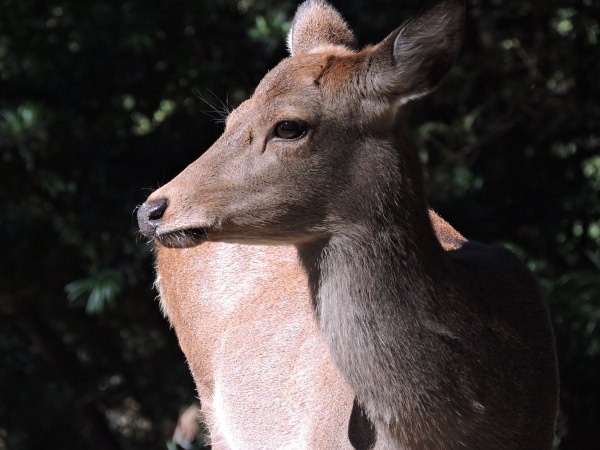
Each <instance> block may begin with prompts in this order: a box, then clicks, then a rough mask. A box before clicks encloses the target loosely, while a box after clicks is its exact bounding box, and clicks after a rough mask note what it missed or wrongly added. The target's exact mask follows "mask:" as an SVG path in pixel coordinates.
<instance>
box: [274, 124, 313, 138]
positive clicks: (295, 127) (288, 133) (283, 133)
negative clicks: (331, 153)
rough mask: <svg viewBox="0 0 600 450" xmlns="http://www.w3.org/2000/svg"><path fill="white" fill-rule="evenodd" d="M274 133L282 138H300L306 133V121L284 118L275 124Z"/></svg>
mask: <svg viewBox="0 0 600 450" xmlns="http://www.w3.org/2000/svg"><path fill="white" fill-rule="evenodd" d="M273 134H274V135H275V137H278V138H280V139H287V140H292V139H298V138H301V137H302V136H304V135H305V134H306V123H305V122H303V121H301V120H282V121H281V122H279V123H278V124H277V125H275V131H274V133H273Z"/></svg>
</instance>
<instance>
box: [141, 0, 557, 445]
mask: <svg viewBox="0 0 600 450" xmlns="http://www.w3.org/2000/svg"><path fill="white" fill-rule="evenodd" d="M462 22H463V6H462V2H460V1H458V0H446V1H444V2H441V3H439V4H438V5H437V6H435V7H434V8H433V9H431V10H430V11H428V12H427V13H425V14H424V15H423V16H422V17H420V18H419V19H417V20H414V21H412V22H409V23H407V24H405V25H404V26H403V27H401V28H399V29H397V30H396V31H394V32H393V33H392V34H391V35H389V36H388V37H387V38H386V39H385V40H384V41H382V42H381V43H380V44H378V45H376V46H373V47H367V48H365V49H363V50H361V51H355V50H353V46H354V37H353V34H352V32H351V31H350V30H349V28H348V27H347V25H346V23H345V22H344V21H343V20H342V18H341V16H340V15H339V13H337V11H335V10H334V9H333V8H331V6H329V5H328V4H327V3H325V2H323V1H320V0H312V1H308V2H305V3H304V4H303V5H301V6H300V8H299V9H298V12H297V13H296V17H295V19H294V23H293V25H292V28H291V31H290V35H289V38H288V45H289V47H290V53H291V54H292V57H291V58H288V59H286V60H284V61H282V62H281V63H280V64H279V65H278V66H277V67H275V68H274V69H273V70H272V71H271V72H269V73H268V74H267V75H266V76H265V78H264V79H263V80H262V81H261V83H260V84H259V86H258V87H257V89H256V92H255V93H254V95H253V97H252V98H251V99H250V100H247V101H246V102H244V103H243V104H242V105H240V107H239V108H237V109H236V110H235V111H234V112H233V113H232V114H231V115H230V116H229V118H228V120H227V125H226V129H225V132H224V134H223V136H222V137H221V138H220V139H219V140H218V141H217V142H216V143H215V144H214V145H213V147H211V149H209V150H208V151H207V152H206V153H205V154H204V155H203V156H202V157H201V158H199V159H198V160H197V161H196V162H194V163H193V164H191V165H190V166H189V167H188V168H186V169H185V170H184V171H183V172H182V173H181V174H180V175H179V176H178V177H176V178H175V179H174V180H173V181H171V182H170V183H168V184H167V185H165V186H164V187H162V188H160V189H159V190H157V191H156V192H154V193H153V194H152V195H151V196H150V197H149V198H148V200H147V202H146V203H145V204H144V205H142V207H141V208H140V210H139V214H138V219H139V222H140V228H141V230H142V232H144V234H146V235H148V236H152V237H154V238H156V241H157V244H158V245H157V272H158V276H159V282H158V286H159V290H160V293H161V301H162V302H163V305H164V309H165V311H166V312H167V314H168V316H169V317H170V319H171V321H172V322H173V325H174V327H175V330H176V332H177V335H178V337H179V340H180V343H181V346H182V348H183V350H184V352H185V354H186V357H187V358H188V361H189V363H190V368H191V370H192V373H193V375H194V378H195V381H196V384H197V387H198V392H199V394H200V398H201V400H202V403H203V408H204V409H205V412H206V414H207V417H208V420H209V426H211V428H212V431H211V433H212V435H213V442H214V445H215V447H219V446H221V447H223V448H283V447H292V448H298V447H305V448H343V447H351V444H354V445H355V446H356V447H368V446H369V445H371V444H372V443H373V442H374V445H375V447H376V448H407V449H420V448H427V449H437V448H439V449H442V448H448V449H453V448H469V449H483V448H487V449H492V448H494V449H517V448H523V449H530V448H536V449H538V448H539V449H541V448H550V447H551V443H552V437H553V426H554V420H555V415H556V408H557V380H556V361H555V351H554V344H553V336H552V329H551V326H550V323H549V318H548V312H547V308H546V305H545V303H544V301H543V299H542V298H541V296H540V293H539V290H538V287H537V285H536V283H535V281H534V280H533V279H532V277H531V275H530V274H529V272H528V271H527V269H525V268H524V267H523V266H521V264H520V263H519V262H518V261H517V260H516V258H515V257H514V256H513V255H512V254H510V253H509V252H508V251H506V250H504V249H502V248H498V247H490V246H484V245H482V244H478V243H474V242H470V241H466V240H465V239H464V238H463V237H462V236H460V235H459V234H458V233H457V232H456V231H455V230H454V229H452V227H451V226H450V225H448V224H447V223H446V222H444V221H443V220H442V219H440V218H439V217H437V216H436V215H435V214H433V213H428V210H427V202H426V198H425V193H424V187H423V181H422V176H421V171H420V167H419V163H418V158H417V155H416V152H415V150H414V148H413V146H412V142H411V139H410V132H409V130H408V129H407V127H406V125H405V123H404V120H403V117H402V105H403V104H404V103H406V102H407V101H409V100H411V99H414V98H417V97H420V96H422V95H425V94H426V93H428V92H430V91H431V90H433V89H435V87H436V86H437V85H438V84H439V82H440V81H441V79H442V78H443V76H444V75H445V73H446V72H447V70H448V69H449V67H450V66H451V64H452V63H453V61H454V59H455V57H456V54H457V53H458V50H459V46H460V37H461V33H462ZM432 223H433V226H432ZM219 242H224V243H219ZM227 243H241V244H255V245H254V246H248V245H246V246H244V245H236V244H227ZM199 244H201V245H199ZM257 244H277V245H281V246H279V247H276V246H273V247H264V246H259V245H257ZM286 245H287V246H286ZM298 261H300V264H298ZM311 309H313V310H314V311H315V313H316V314H315V316H316V318H317V321H316V322H317V323H314V319H313V314H312V312H311ZM338 371H339V372H338ZM354 399H356V402H355V406H354V408H353V401H354ZM358 405H360V407H359V406H358ZM362 410H364V413H365V414H366V417H368V420H367V419H365V416H364V415H363V414H362ZM351 411H352V414H351ZM371 424H372V427H373V428H371Z"/></svg>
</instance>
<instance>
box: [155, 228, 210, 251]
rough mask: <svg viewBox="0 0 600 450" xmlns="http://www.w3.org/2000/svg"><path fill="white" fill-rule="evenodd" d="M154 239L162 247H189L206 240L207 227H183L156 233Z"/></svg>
mask: <svg viewBox="0 0 600 450" xmlns="http://www.w3.org/2000/svg"><path fill="white" fill-rule="evenodd" d="M155 239H156V240H157V241H158V242H159V243H160V244H161V245H162V246H164V247H169V248H189V247H194V246H196V245H199V244H201V243H203V242H205V241H206V240H208V228H201V227H198V228H185V229H181V230H175V231H167V232H164V233H158V234H157V235H156V236H155Z"/></svg>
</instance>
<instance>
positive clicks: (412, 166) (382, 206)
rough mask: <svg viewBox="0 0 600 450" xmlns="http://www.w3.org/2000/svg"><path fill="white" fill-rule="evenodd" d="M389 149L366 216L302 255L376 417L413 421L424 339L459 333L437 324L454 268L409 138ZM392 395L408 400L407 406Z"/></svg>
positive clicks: (338, 351) (320, 315)
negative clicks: (437, 231) (437, 309)
mask: <svg viewBox="0 0 600 450" xmlns="http://www.w3.org/2000/svg"><path fill="white" fill-rule="evenodd" d="M381 145H382V148H379V149H376V151H378V152H379V151H380V150H381V151H382V152H383V153H384V156H381V157H380V163H379V164H378V168H377V170H378V171H380V172H381V170H382V168H385V171H386V172H385V173H378V174H372V175H373V177H370V180H371V181H373V180H376V181H374V185H372V186H370V187H368V186H358V189H357V190H356V191H355V192H353V196H354V200H355V201H354V204H355V205H366V206H362V207H361V206H355V209H356V210H358V211H359V212H358V213H355V214H359V215H360V217H356V216H354V217H352V219H349V220H348V223H344V224H342V225H340V226H337V227H335V231H333V232H332V233H331V234H329V235H328V236H327V237H326V238H322V239H320V240H318V241H313V242H310V243H305V244H302V245H299V246H298V253H299V257H300V260H301V263H302V264H303V266H304V268H305V270H306V272H307V274H308V278H309V287H310V290H311V296H312V300H313V304H314V307H315V312H316V315H317V319H318V322H319V326H320V328H321V330H322V331H323V333H324V335H325V338H326V340H327V342H328V345H329V348H330V351H331V354H332V358H333V360H334V362H335V363H336V365H337V366H338V367H339V369H340V371H341V372H342V373H343V375H344V376H345V377H346V379H347V381H348V383H349V384H350V386H351V387H352V388H353V389H354V392H355V393H356V395H357V398H358V400H359V401H360V402H361V403H362V404H363V406H364V407H365V410H366V411H367V413H369V412H370V416H371V418H372V419H373V415H374V414H373V411H374V410H376V412H377V415H379V416H380V417H381V418H382V419H383V420H384V421H386V422H388V423H390V422H392V421H394V420H398V412H399V410H400V414H402V411H401V410H402V409H404V410H406V413H407V416H409V415H410V414H411V412H410V411H408V410H409V409H410V408H411V406H410V405H411V398H414V399H415V401H414V403H413V407H414V408H415V409H418V408H419V406H418V404H417V403H418V400H417V399H418V396H419V392H418V389H419V384H420V382H421V381H422V380H421V379H422V378H425V377H426V376H427V374H426V373H423V372H425V371H426V370H427V368H426V366H427V364H424V363H423V358H424V357H425V355H424V347H423V343H422V342H416V341H418V340H421V341H423V340H425V341H427V336H426V335H427V334H428V333H430V332H433V333H437V334H440V333H442V334H444V333H450V331H448V330H447V329H445V328H444V325H443V323H439V320H438V319H437V318H433V317H430V316H431V314H430V311H432V310H435V305H434V304H435V303H436V302H437V301H439V299H440V298H442V297H443V295H442V293H441V292H440V291H441V290H442V289H444V288H443V286H444V285H445V284H446V283H444V279H443V278H444V273H446V271H447V269H448V264H449V261H448V258H447V256H446V254H445V252H444V251H443V249H442V248H441V246H440V244H439V242H438V240H437V239H436V237H435V233H434V231H433V227H432V225H431V222H430V219H429V216H428V209H427V204H426V200H425V196H424V188H423V182H422V176H421V171H420V167H419V162H418V158H417V156H416V153H415V152H414V149H413V148H412V145H411V143H410V142H409V141H408V138H406V137H405V136H403V135H401V134H400V135H396V136H394V139H393V141H392V142H384V143H382V144H381ZM369 151H371V152H372V151H373V149H370V150H369ZM370 156H371V157H372V156H373V154H372V153H371V155H370ZM361 179H367V177H364V176H363V177H361ZM358 184H360V183H358ZM369 189H370V190H369ZM361 208H363V209H362V210H361ZM446 295H448V294H447V293H446ZM431 330H433V331H431ZM425 351H426V350H425ZM411 362H412V363H414V364H411ZM399 363H401V364H402V367H397V366H398V364H399ZM424 367H425V369H424ZM419 380H421V381H419ZM390 392H392V393H399V392H400V393H406V395H404V396H402V397H404V398H403V400H402V401H403V404H402V405H398V404H397V402H398V399H396V398H390Z"/></svg>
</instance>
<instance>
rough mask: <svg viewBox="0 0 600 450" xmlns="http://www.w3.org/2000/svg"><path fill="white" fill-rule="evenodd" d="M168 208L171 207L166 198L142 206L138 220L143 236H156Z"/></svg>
mask: <svg viewBox="0 0 600 450" xmlns="http://www.w3.org/2000/svg"><path fill="white" fill-rule="evenodd" d="M167 206H169V201H168V200H167V199H166V198H159V199H158V200H153V201H151V202H147V203H144V204H143V205H142V206H140V209H138V214H137V219H138V226H139V227H140V231H141V232H142V234H144V235H146V236H149V237H152V236H154V234H155V233H156V229H157V228H158V226H159V225H160V221H161V220H162V218H163V215H164V213H165V211H166V210H167Z"/></svg>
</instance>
